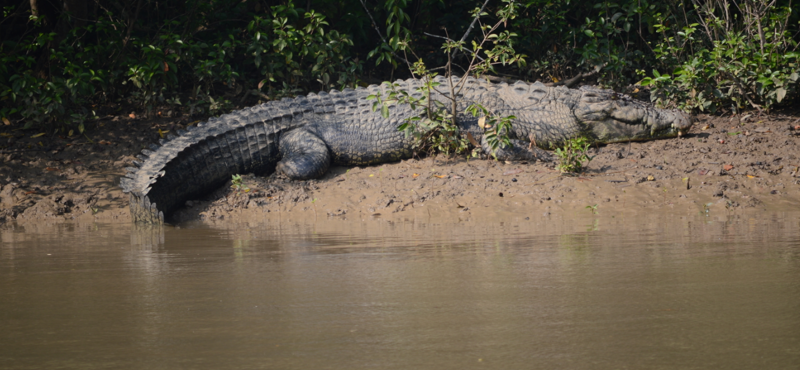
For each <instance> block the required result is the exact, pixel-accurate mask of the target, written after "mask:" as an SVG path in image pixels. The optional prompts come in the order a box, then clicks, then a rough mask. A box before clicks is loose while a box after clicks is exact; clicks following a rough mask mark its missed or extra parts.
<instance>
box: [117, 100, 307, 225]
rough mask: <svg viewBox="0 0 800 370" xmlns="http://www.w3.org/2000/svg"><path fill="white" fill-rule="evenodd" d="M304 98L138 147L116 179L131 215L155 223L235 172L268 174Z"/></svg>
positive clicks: (242, 113) (223, 118)
mask: <svg viewBox="0 0 800 370" xmlns="http://www.w3.org/2000/svg"><path fill="white" fill-rule="evenodd" d="M309 110H310V108H309V107H308V104H306V101H305V97H301V98H297V99H284V100H282V101H279V102H269V103H265V104H262V105H258V106H254V107H250V108H247V109H244V110H240V111H237V112H234V113H230V114H226V115H223V116H220V117H218V118H212V119H210V120H208V122H204V123H199V124H197V125H196V126H191V127H189V128H188V129H187V130H186V131H179V132H178V136H170V137H168V138H167V139H164V140H160V141H159V143H158V145H156V144H152V145H151V146H150V148H149V149H145V150H143V151H142V153H141V154H140V155H138V156H137V158H138V160H136V161H134V162H133V163H134V165H135V166H136V167H129V168H127V170H128V173H127V174H126V175H125V176H124V177H123V178H122V179H121V180H120V186H121V187H122V189H123V191H124V192H126V193H128V194H130V207H131V218H132V219H133V221H134V222H137V223H147V224H160V223H163V222H164V217H165V216H169V214H170V213H171V212H172V211H174V210H175V209H177V208H178V207H180V206H182V205H183V204H184V203H185V202H186V201H187V200H190V199H193V198H196V197H199V196H202V195H203V194H207V193H209V192H211V191H212V190H214V189H215V188H218V187H220V186H222V185H223V184H224V183H225V182H226V181H227V180H229V179H230V178H231V175H232V174H237V173H242V174H244V173H269V172H271V171H274V169H275V165H276V163H277V161H278V159H279V155H278V143H277V141H278V138H279V137H280V134H281V133H282V132H285V131H286V130H290V129H292V128H293V127H295V126H297V125H299V124H300V123H299V122H300V121H302V116H303V114H305V113H308V111H309Z"/></svg>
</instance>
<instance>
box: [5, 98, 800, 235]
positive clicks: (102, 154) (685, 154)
mask: <svg viewBox="0 0 800 370" xmlns="http://www.w3.org/2000/svg"><path fill="white" fill-rule="evenodd" d="M164 115H167V114H166V113H165V114H164ZM193 123H194V122H191V121H190V119H188V118H167V117H159V118H151V119H141V118H140V117H138V116H137V115H136V114H135V113H129V114H123V115H107V116H105V117H104V118H102V119H101V120H99V121H98V126H101V127H98V129H96V130H91V131H90V132H88V133H87V135H73V136H72V137H65V136H63V135H62V136H59V135H52V134H44V135H39V134H40V133H39V132H37V131H22V130H12V129H9V127H8V126H6V127H3V128H0V135H1V136H0V223H8V222H41V221H59V220H73V219H81V220H98V221H104V220H106V221H107V220H120V221H125V220H130V213H129V211H128V197H127V195H126V194H123V193H122V191H121V190H120V188H119V187H118V184H119V177H120V176H122V175H123V174H124V173H125V167H128V166H131V161H132V160H133V159H134V155H135V154H137V152H138V151H140V150H141V149H142V148H143V147H144V146H145V145H147V144H149V143H151V142H155V141H157V140H158V138H159V136H161V135H165V134H166V133H168V132H170V131H172V132H174V131H175V130H177V129H180V128H184V127H186V126H187V125H190V124H193ZM798 143H800V115H798V113H797V112H778V113H774V114H772V115H769V116H766V115H762V116H759V115H757V114H746V115H743V116H740V115H735V116H731V115H727V116H721V117H720V116H709V115H700V116H697V122H696V124H695V126H694V127H693V128H692V130H691V131H690V134H689V135H688V136H687V137H684V138H680V139H668V140H658V141H652V142H642V143H620V144H612V145H607V146H600V147H598V148H593V149H592V150H591V153H590V154H591V155H592V156H594V159H593V160H592V161H591V162H590V163H589V165H588V169H587V170H586V171H585V172H584V173H581V174H577V175H574V176H566V175H562V174H560V173H559V172H557V171H556V170H555V169H554V167H555V163H553V162H536V163H527V162H497V161H493V160H475V159H473V160H465V159H464V158H455V157H451V158H447V157H442V156H440V157H436V158H422V159H409V160H405V161H402V162H397V163H388V164H384V165H379V166H371V167H362V168H359V167H355V168H342V167H335V168H333V169H332V170H331V172H330V173H329V174H327V175H326V176H325V177H323V178H322V179H318V180H313V181H289V180H287V179H285V178H283V177H281V176H278V175H271V176H268V177H256V176H253V175H244V176H243V177H242V179H243V182H242V186H241V187H239V189H235V188H232V187H231V186H230V184H228V185H226V186H223V187H222V188H220V189H219V190H217V191H216V192H214V193H213V194H209V195H208V196H207V197H205V198H202V199H195V200H192V201H189V202H187V204H186V207H184V208H183V209H181V210H180V211H178V212H176V214H175V215H174V217H173V218H172V220H171V221H172V222H173V223H180V222H184V221H189V220H231V221H234V222H235V221H237V220H239V221H244V220H250V221H252V220H254V219H256V220H262V219H263V220H267V221H268V220H270V219H277V218H280V219H292V218H297V219H303V220H308V219H309V218H314V219H321V218H331V217H336V218H346V219H358V218H362V219H363V218H367V217H369V218H382V219H387V220H395V219H415V220H434V219H435V220H438V221H452V222H458V221H459V220H473V221H475V220H478V221H480V220H484V219H485V220H491V219H493V218H497V217H501V218H506V217H512V218H517V217H518V218H521V219H525V218H536V217H548V216H550V215H553V214H569V213H570V212H593V213H597V214H601V215H604V216H615V215H619V214H628V215H636V214H645V213H651V212H666V211H669V212H675V213H676V214H680V213H685V212H704V211H706V210H709V211H711V210H714V211H720V212H748V211H760V210H784V209H785V210H792V209H798V208H800V176H799V175H798V167H800V158H798V156H800V147H798ZM187 181H191V180H190V179H187Z"/></svg>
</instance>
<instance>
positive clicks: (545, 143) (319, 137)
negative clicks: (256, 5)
mask: <svg viewBox="0 0 800 370" xmlns="http://www.w3.org/2000/svg"><path fill="white" fill-rule="evenodd" d="M437 82H438V83H440V84H445V83H447V80H446V79H444V78H443V77H439V78H437ZM392 86H394V87H392ZM421 86H423V83H422V82H421V81H420V80H415V79H409V80H399V81H396V82H395V83H394V84H393V85H392V84H388V83H384V84H382V85H372V86H369V87H359V88H356V89H343V90H341V91H336V90H334V91H330V92H327V93H326V92H320V93H317V94H315V93H312V94H309V95H307V96H300V97H297V98H285V99H283V100H280V101H270V102H267V103H264V104H261V105H257V106H253V107H249V108H246V109H243V110H239V111H235V112H233V113H229V114H225V115H222V116H220V117H216V118H211V119H209V120H208V121H207V122H203V123H198V124H197V125H195V126H190V127H188V128H187V130H185V131H183V130H179V131H178V135H177V136H176V135H168V137H167V138H166V139H162V140H160V141H159V143H158V144H151V145H150V148H149V149H145V150H143V151H142V153H141V154H140V155H138V156H137V160H135V161H133V164H134V165H135V167H127V168H126V170H127V174H126V175H125V176H124V177H123V178H122V179H121V180H120V186H121V187H122V189H123V191H124V192H126V193H128V194H129V196H130V208H131V216H132V219H133V220H134V221H135V222H137V223H154V224H159V223H163V222H164V218H165V216H166V217H168V216H169V215H170V213H171V212H173V211H175V210H176V209H178V208H180V207H181V206H182V205H183V204H184V203H185V202H186V201H187V200H191V199H197V198H198V197H201V196H203V195H204V194H207V193H209V192H211V191H213V190H214V189H216V188H219V187H220V186H222V185H223V184H224V183H225V182H226V181H228V180H230V179H231V175H233V174H245V173H254V174H269V173H272V172H274V171H279V172H281V173H283V174H285V175H286V176H287V177H289V178H291V179H296V180H304V179H313V178H319V177H321V176H323V175H324V174H325V173H326V171H327V170H328V168H329V167H330V166H331V164H338V165H346V166H354V165H356V166H360V165H371V164H377V163H384V162H392V161H398V160H401V159H405V158H409V157H411V156H412V155H413V137H409V136H408V135H405V134H404V133H403V132H401V131H399V130H398V126H399V125H400V124H402V123H403V122H404V121H405V120H406V119H407V118H410V117H414V116H418V115H420V114H421V111H415V109H414V108H412V106H410V105H409V104H397V103H391V102H390V103H388V110H389V114H388V117H387V118H384V115H382V114H381V112H380V110H378V111H375V110H374V109H373V103H374V100H371V99H369V98H368V97H369V96H370V95H376V94H382V95H383V96H387V95H388V94H389V92H390V91H391V90H392V89H396V90H395V91H397V90H401V91H405V92H408V93H409V94H411V95H413V96H417V97H420V96H421V94H422V93H420V92H419V91H418V89H419V88H420V87H421ZM443 87H444V86H443ZM431 99H433V100H437V101H440V102H443V103H446V104H448V105H447V106H450V104H451V100H449V97H448V94H445V93H440V92H432V93H431ZM457 100H458V103H457V110H456V112H459V113H458V115H457V122H458V126H459V129H460V131H461V132H462V133H464V134H465V135H466V133H469V134H470V135H472V138H471V139H474V140H471V141H473V142H474V143H478V141H480V142H479V143H478V144H479V145H480V146H481V147H482V148H483V149H484V150H488V148H489V146H488V143H487V140H486V138H485V137H484V135H483V131H484V129H483V128H481V127H480V126H479V118H476V117H474V116H472V115H471V114H467V113H465V108H466V107H467V106H468V105H469V104H472V103H480V104H482V105H483V106H484V107H485V108H487V109H488V111H490V112H492V114H495V115H497V116H501V117H504V116H511V115H513V116H515V117H516V118H515V119H513V121H512V126H511V129H510V132H508V133H507V134H508V136H509V137H510V138H511V139H513V140H512V143H513V144H514V145H512V146H511V147H509V148H505V149H500V150H498V151H497V152H496V156H497V157H498V159H501V160H502V159H506V160H508V159H514V158H523V159H524V158H527V159H533V157H534V156H535V155H536V152H535V151H536V150H537V149H536V147H539V148H545V149H552V148H554V147H557V146H558V145H559V144H560V143H563V142H564V141H565V140H568V139H570V138H574V137H577V136H585V137H588V138H590V139H591V140H593V141H594V142H596V143H612V142H622V141H639V140H650V139H658V138H667V137H675V136H680V135H681V134H683V133H685V132H686V131H687V130H688V129H689V128H690V127H691V125H692V119H691V116H689V115H687V114H685V113H683V112H680V111H677V110H666V109H658V108H655V107H653V106H652V105H651V104H649V103H645V102H642V101H639V100H635V99H633V98H631V97H629V96H627V95H623V94H619V93H616V92H614V91H611V90H603V89H598V88H594V87H588V86H584V87H581V88H579V89H570V88H566V87H563V86H562V87H548V86H546V85H544V84H541V83H538V82H537V83H527V82H522V81H520V82H516V83H513V84H507V83H500V84H495V83H490V82H487V81H485V80H482V79H475V78H468V79H466V82H465V84H464V86H463V88H462V89H461V90H460V92H458V93H457ZM416 109H419V108H416ZM530 143H533V144H535V145H530Z"/></svg>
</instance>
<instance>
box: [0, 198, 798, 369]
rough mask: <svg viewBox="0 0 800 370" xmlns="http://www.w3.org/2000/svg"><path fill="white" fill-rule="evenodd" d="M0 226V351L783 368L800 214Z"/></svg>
mask: <svg viewBox="0 0 800 370" xmlns="http://www.w3.org/2000/svg"><path fill="white" fill-rule="evenodd" d="M0 233H2V234H1V236H0V243H2V244H0V368H1V369H94V368H103V369H109V368H118V369H412V368H413V369H471V368H476V369H477V368H494V369H523V368H524V369H626V368H630V369H659V368H681V369H710V368H720V369H722V368H725V369H746V368H762V369H798V368H800V213H760V214H757V215H749V216H748V215H732V216H731V215H729V216H725V215H722V216H714V215H713V214H712V215H704V214H698V215H688V216H676V215H652V216H650V217H637V218H633V219H623V218H608V217H603V215H592V214H590V212H589V211H588V210H587V212H586V214H581V215H575V216H570V217H564V218H557V217H548V218H543V219H540V220H523V219H515V220H506V221H498V220H492V221H486V222H480V223H478V222H473V223H456V224H436V223H432V222H430V221H429V220H426V221H425V222H422V221H414V220H410V221H405V222H386V221H381V220H380V219H375V220H318V221H314V220H306V221H304V222H303V223H292V222H287V221H284V222H281V223H274V222H273V223H269V224H268V223H263V222H262V223H252V224H239V225H226V224H199V223H198V224H187V225H182V226H181V227H179V228H175V227H165V228H136V227H132V226H131V225H130V224H75V223H64V224H29V225H5V226H3V227H2V229H0Z"/></svg>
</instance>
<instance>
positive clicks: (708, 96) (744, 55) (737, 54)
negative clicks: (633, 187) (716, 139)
mask: <svg viewBox="0 0 800 370" xmlns="http://www.w3.org/2000/svg"><path fill="white" fill-rule="evenodd" d="M772 3H774V2H772ZM692 4H693V7H694V11H695V14H696V16H697V18H696V20H697V22H696V23H691V24H687V25H683V26H682V27H680V28H678V26H677V25H674V24H673V25H669V23H668V22H667V20H666V19H664V18H663V17H662V16H661V14H656V18H657V19H658V20H660V21H661V22H660V23H659V24H657V25H656V29H657V30H658V31H659V32H660V33H661V34H662V35H663V37H662V38H661V39H660V41H659V42H658V43H657V44H656V47H655V48H654V49H653V52H654V53H655V56H656V57H657V59H658V60H659V61H660V62H661V65H662V66H663V68H664V69H667V70H669V69H673V68H674V69H673V70H672V72H671V73H664V74H661V73H659V72H658V71H657V70H655V69H654V70H653V77H652V78H651V77H645V78H644V79H643V80H642V81H641V82H640V83H641V85H644V86H651V87H653V96H652V98H653V100H654V101H656V102H657V103H658V104H659V105H662V106H677V107H679V108H681V109H684V110H691V109H698V110H710V111H715V110H716V109H717V108H719V107H724V106H729V107H730V108H731V110H733V111H739V110H740V109H743V108H746V107H748V106H749V107H752V108H762V107H763V108H766V109H769V108H771V107H773V106H774V105H776V104H778V103H781V102H782V101H784V100H785V99H786V98H787V96H788V97H789V98H790V99H791V98H792V97H794V96H796V95H797V82H798V79H799V76H798V73H800V52H797V51H796V49H797V46H798V45H797V41H796V40H794V39H793V38H792V35H791V34H790V32H789V31H788V30H787V26H788V21H789V17H790V15H791V13H792V11H791V8H789V7H788V6H786V7H781V6H769V5H768V4H767V3H766V2H742V3H741V4H738V3H736V2H733V1H731V0H719V1H717V2H704V3H700V2H699V1H697V0H694V1H693V3H692ZM733 9H737V10H738V13H737V14H735V16H731V15H730V11H731V10H733Z"/></svg>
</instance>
